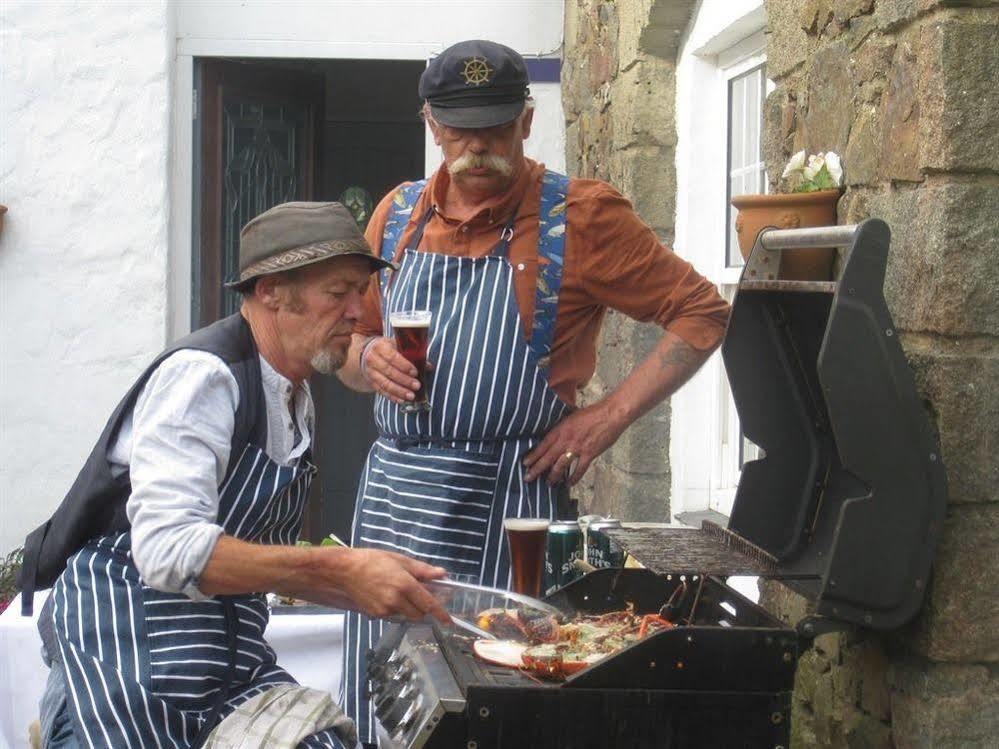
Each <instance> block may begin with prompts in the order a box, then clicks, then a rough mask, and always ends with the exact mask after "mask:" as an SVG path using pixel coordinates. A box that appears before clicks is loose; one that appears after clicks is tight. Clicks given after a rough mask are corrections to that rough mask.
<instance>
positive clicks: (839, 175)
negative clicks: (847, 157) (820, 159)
mask: <svg viewBox="0 0 999 749" xmlns="http://www.w3.org/2000/svg"><path fill="white" fill-rule="evenodd" d="M826 169H828V170H829V176H830V177H832V180H833V182H834V183H835V184H836V187H839V186H840V185H841V184H843V165H842V164H841V163H840V160H839V156H837V155H836V153H835V152H834V151H829V152H828V153H826Z"/></svg>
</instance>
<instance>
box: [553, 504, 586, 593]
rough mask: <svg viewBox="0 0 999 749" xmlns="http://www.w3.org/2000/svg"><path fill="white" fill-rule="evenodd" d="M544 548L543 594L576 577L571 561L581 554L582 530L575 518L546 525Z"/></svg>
mask: <svg viewBox="0 0 999 749" xmlns="http://www.w3.org/2000/svg"><path fill="white" fill-rule="evenodd" d="M547 542H548V545H547V548H546V550H545V583H544V591H545V595H550V594H552V593H554V592H555V591H556V590H558V589H559V588H561V587H562V586H564V585H568V584H569V583H571V582H572V581H573V580H575V579H576V578H577V577H579V571H578V570H577V569H576V567H575V565H574V564H573V562H574V561H575V560H576V559H580V558H581V557H582V555H583V532H582V530H580V528H579V523H577V522H576V521H575V520H560V521H557V522H554V523H552V524H551V525H549V526H548V539H547Z"/></svg>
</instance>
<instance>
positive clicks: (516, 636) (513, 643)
mask: <svg viewBox="0 0 999 749" xmlns="http://www.w3.org/2000/svg"><path fill="white" fill-rule="evenodd" d="M476 623H477V624H478V626H479V627H481V628H482V629H484V630H486V631H488V632H491V633H493V634H495V635H497V636H498V637H501V638H504V639H502V640H479V641H477V642H476V643H475V648H474V649H475V654H476V656H478V657H479V658H481V659H482V660H484V661H487V662H489V663H494V664H496V665H500V666H508V667H510V668H525V669H528V670H530V671H532V672H534V673H537V674H541V675H544V676H549V677H552V678H564V677H565V676H568V675H571V674H573V673H576V672H577V671H580V670H582V669H584V668H586V667H587V666H589V665H592V664H593V663H596V662H597V661H599V660H601V659H603V658H605V657H607V656H608V655H611V654H613V653H616V652H617V651H619V650H621V649H623V648H625V647H627V646H628V645H631V644H632V643H635V642H638V641H639V640H641V639H642V638H643V637H646V636H648V635H650V634H652V633H654V632H657V631H659V630H662V629H668V628H671V627H673V626H674V624H673V623H672V622H670V621H668V620H667V619H665V618H664V617H663V616H661V615H660V614H647V615H645V616H639V615H637V614H635V612H634V609H633V608H632V607H630V606H629V607H628V609H627V610H625V611H613V612H611V613H608V614H599V615H593V614H578V615H576V616H574V617H572V618H571V619H569V620H568V621H562V622H560V621H559V620H558V619H556V618H555V617H554V616H548V615H538V614H537V613H535V612H527V611H525V610H523V609H487V610H486V611H483V612H482V613H480V614H479V615H478V617H477V621H476Z"/></svg>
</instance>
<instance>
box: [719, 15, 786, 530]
mask: <svg viewBox="0 0 999 749" xmlns="http://www.w3.org/2000/svg"><path fill="white" fill-rule="evenodd" d="M761 37H762V35H761V34H755V35H753V36H752V37H750V38H749V39H745V40H743V41H742V42H739V43H738V44H736V45H733V46H732V47H730V48H729V49H727V50H725V51H724V52H722V53H719V55H718V70H719V75H720V82H721V85H720V86H719V89H720V90H719V95H720V96H721V97H722V98H723V102H722V106H721V110H722V111H723V112H724V113H725V123H726V125H725V147H726V153H727V150H728V139H729V128H728V123H729V121H730V115H731V113H730V112H729V103H730V102H729V86H730V85H731V82H732V81H733V80H734V79H736V78H738V77H739V76H741V75H744V74H745V73H748V72H749V71H751V70H754V69H756V68H759V67H761V66H762V67H763V68H764V71H765V70H766V67H765V66H766V60H767V58H766V54H764V52H763V49H762V46H761V45H762V44H763V39H762V38H761ZM773 85H774V84H773V82H772V81H770V80H769V79H765V82H764V86H765V87H766V92H767V93H770V91H772V90H773ZM759 137H760V139H762V137H763V114H762V103H761V112H760V131H759ZM730 177H731V173H730V171H729V168H728V158H727V157H726V168H725V180H726V181H725V184H724V185H722V186H721V192H720V200H721V202H722V204H723V206H724V210H725V226H726V227H728V225H729V214H728V195H729V189H728V185H729V181H728V180H729V179H730ZM763 185H764V188H763V189H764V191H766V190H767V178H766V175H765V174H764V179H763ZM727 240H728V233H727V230H726V235H725V241H724V242H723V249H722V252H723V253H724V259H723V261H722V265H723V268H722V272H721V278H720V279H719V280H720V286H721V292H722V295H723V296H724V297H725V298H726V299H727V300H728V301H732V299H733V297H734V295H735V288H736V284H738V283H739V277H740V276H741V275H742V269H743V264H741V263H740V264H739V265H729V264H728V245H727ZM717 387H718V393H717V395H716V398H717V405H718V416H717V418H716V420H715V426H716V429H717V432H716V439H715V441H714V443H713V445H714V449H713V460H712V476H711V486H712V490H711V492H710V494H709V496H708V509H710V510H714V511H715V512H718V513H720V514H722V515H725V516H728V515H730V514H731V513H732V503H733V502H734V501H735V490H736V487H737V486H738V485H739V478H740V476H741V475H742V463H741V460H740V458H741V446H740V444H739V443H740V441H741V440H742V430H741V427H740V425H739V415H738V414H737V413H736V410H735V402H734V401H733V400H732V392H731V389H730V388H729V385H728V379H727V377H726V375H725V370H724V367H721V371H720V376H719V377H718V380H717Z"/></svg>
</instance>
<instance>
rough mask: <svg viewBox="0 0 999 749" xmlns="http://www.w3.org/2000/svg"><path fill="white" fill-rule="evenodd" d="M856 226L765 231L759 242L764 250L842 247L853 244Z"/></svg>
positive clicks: (761, 234)
mask: <svg viewBox="0 0 999 749" xmlns="http://www.w3.org/2000/svg"><path fill="white" fill-rule="evenodd" d="M856 233H857V224H849V225H848V226H816V227H814V228H810V229H766V230H764V231H763V232H761V233H760V237H759V242H760V244H761V245H763V249H765V250H784V249H788V248H792V247H793V248H797V247H843V246H845V245H849V244H852V243H853V237H854V235H855V234H856Z"/></svg>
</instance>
